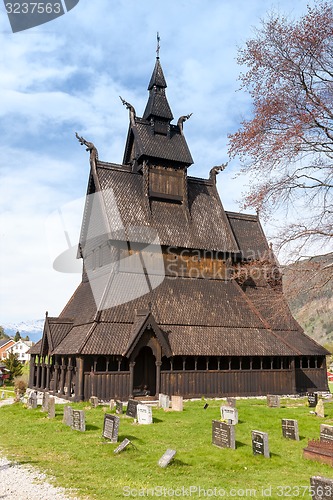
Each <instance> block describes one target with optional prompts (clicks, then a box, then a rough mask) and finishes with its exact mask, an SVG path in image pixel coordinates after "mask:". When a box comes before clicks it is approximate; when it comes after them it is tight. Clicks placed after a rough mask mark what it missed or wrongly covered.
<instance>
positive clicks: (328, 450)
mask: <svg viewBox="0 0 333 500" xmlns="http://www.w3.org/2000/svg"><path fill="white" fill-rule="evenodd" d="M303 458H306V459H309V460H315V461H316V462H321V463H323V464H328V465H330V466H331V467H333V442H332V441H319V440H316V439H310V440H309V441H308V445H307V447H306V448H304V449H303Z"/></svg>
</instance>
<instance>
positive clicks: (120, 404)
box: [116, 401, 124, 415]
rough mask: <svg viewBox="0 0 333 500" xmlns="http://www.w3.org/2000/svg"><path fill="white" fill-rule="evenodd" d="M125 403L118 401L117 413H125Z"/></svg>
mask: <svg viewBox="0 0 333 500" xmlns="http://www.w3.org/2000/svg"><path fill="white" fill-rule="evenodd" d="M123 411H124V410H123V403H122V402H121V401H116V413H117V415H122V413H123Z"/></svg>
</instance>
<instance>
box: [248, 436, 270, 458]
mask: <svg viewBox="0 0 333 500" xmlns="http://www.w3.org/2000/svg"><path fill="white" fill-rule="evenodd" d="M252 450H253V455H264V457H266V458H269V457H270V455H269V447H268V434H267V432H260V431H252Z"/></svg>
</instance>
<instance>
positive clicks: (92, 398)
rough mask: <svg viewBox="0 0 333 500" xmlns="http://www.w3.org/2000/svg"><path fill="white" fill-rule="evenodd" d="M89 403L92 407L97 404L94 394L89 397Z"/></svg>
mask: <svg viewBox="0 0 333 500" xmlns="http://www.w3.org/2000/svg"><path fill="white" fill-rule="evenodd" d="M89 401H90V404H91V406H92V407H93V408H97V406H98V398H97V397H96V396H91V398H90V400H89Z"/></svg>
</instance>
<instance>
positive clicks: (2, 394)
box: [1, 391, 5, 399]
mask: <svg viewBox="0 0 333 500" xmlns="http://www.w3.org/2000/svg"><path fill="white" fill-rule="evenodd" d="M1 399H5V391H2V392H1Z"/></svg>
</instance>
